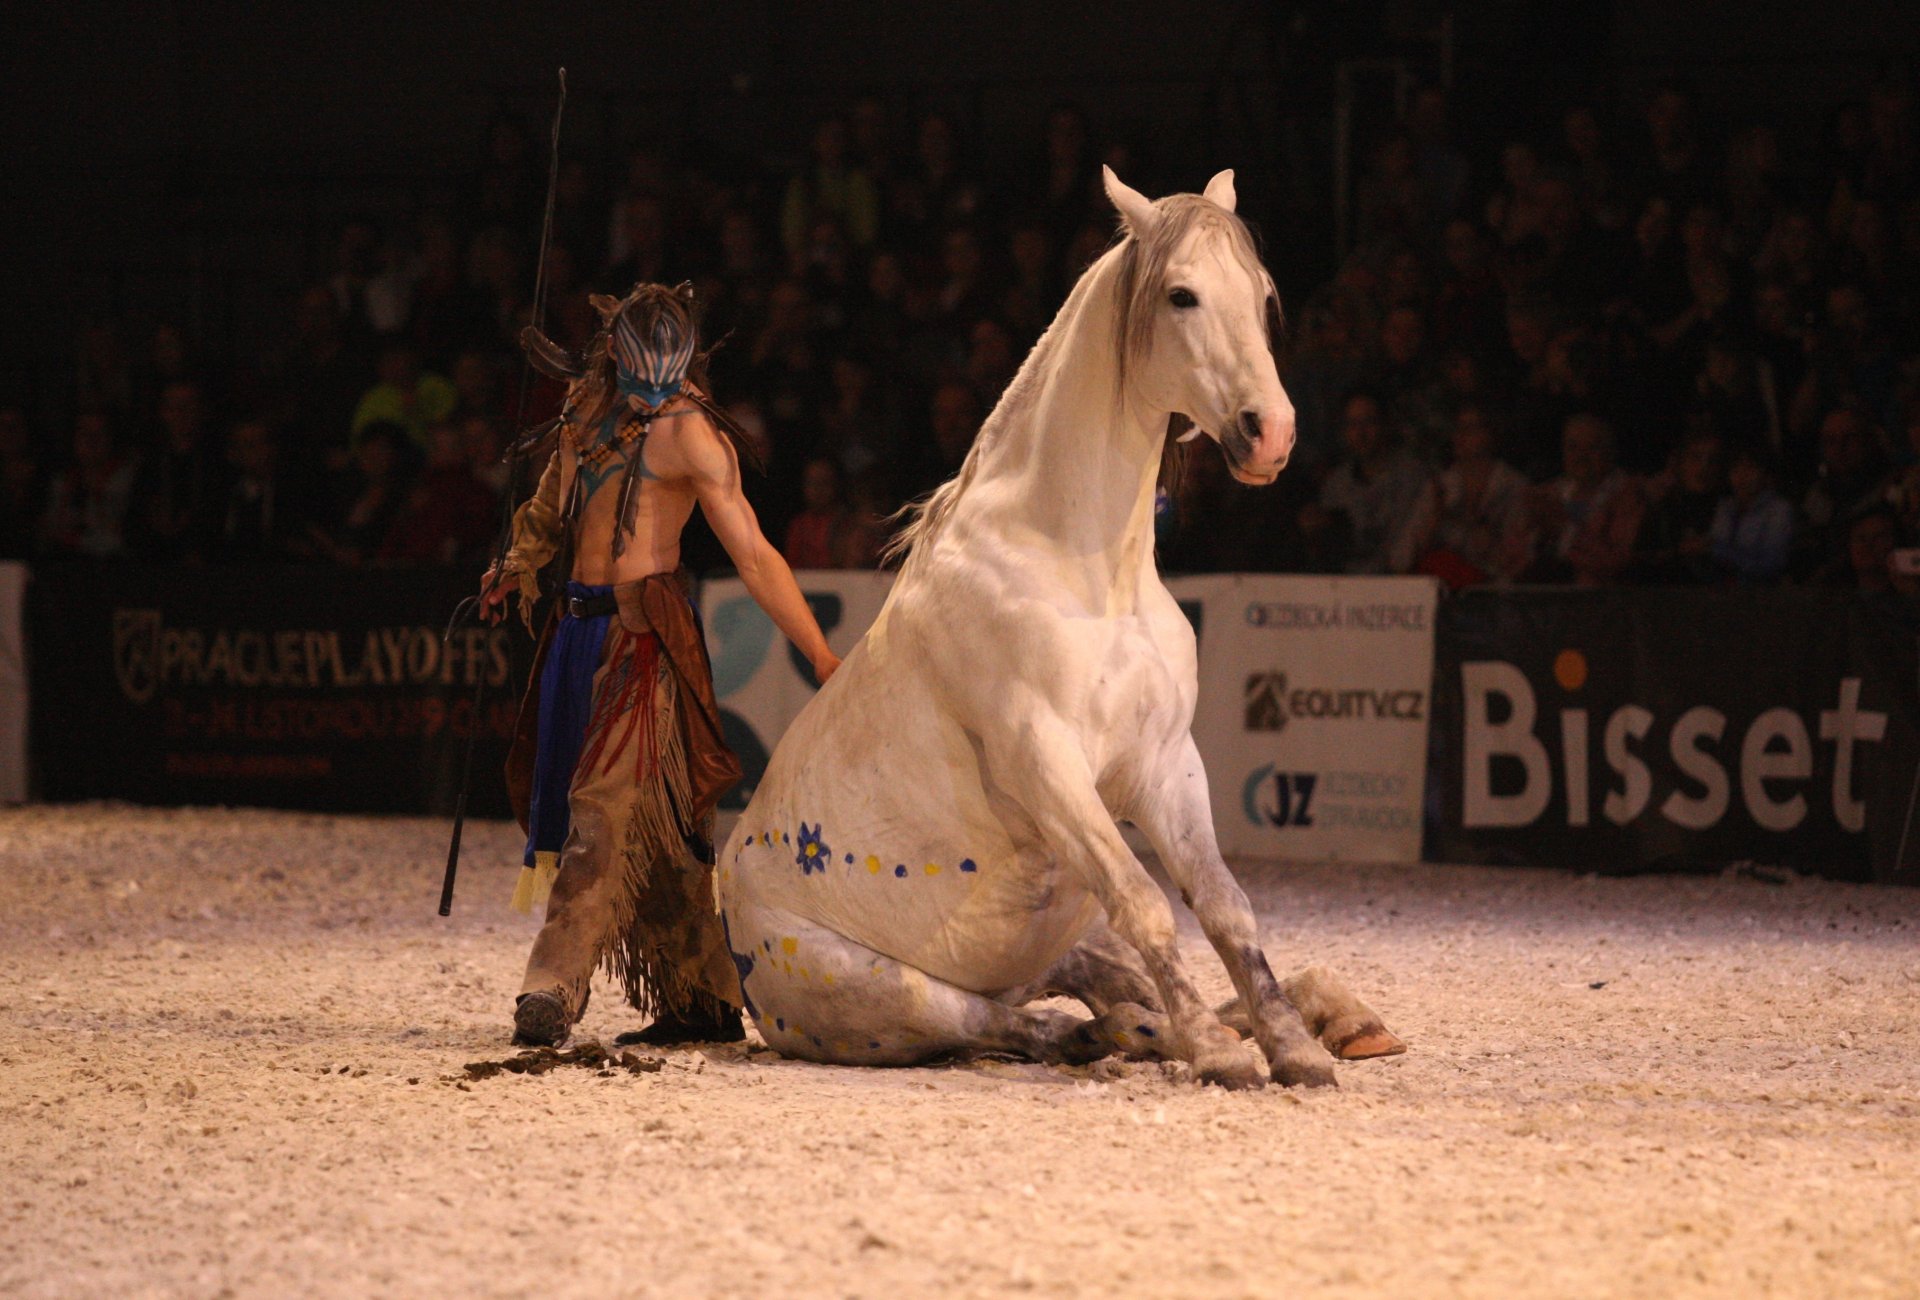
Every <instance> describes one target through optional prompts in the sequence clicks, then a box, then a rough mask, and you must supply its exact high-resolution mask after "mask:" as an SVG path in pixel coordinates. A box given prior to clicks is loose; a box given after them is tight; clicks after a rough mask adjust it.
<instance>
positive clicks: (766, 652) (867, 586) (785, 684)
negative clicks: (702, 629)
mask: <svg viewBox="0 0 1920 1300" xmlns="http://www.w3.org/2000/svg"><path fill="white" fill-rule="evenodd" d="M793 576H794V579H795V580H796V581H797V582H798V583H799V584H800V591H801V593H802V594H803V595H805V596H806V598H807V604H808V605H810V606H812V608H813V616H814V618H815V619H817V620H819V623H820V629H821V631H823V632H825V633H826V635H827V644H828V646H830V647H832V649H833V652H834V653H835V654H837V655H842V656H844V655H846V654H847V652H848V651H850V650H852V649H853V647H854V643H855V642H857V641H859V640H860V638H861V637H862V636H865V635H866V631H867V629H868V628H869V627H871V626H872V625H873V620H874V619H875V618H877V617H879V614H880V607H881V606H882V605H883V604H885V603H886V599H887V592H888V591H889V590H890V589H891V588H892V587H893V575H892V574H891V573H875V572H870V571H865V570H854V569H808V570H802V571H800V572H798V573H796V574H794V575H793ZM700 614H701V618H702V619H703V620H704V621H705V623H706V629H707V652H708V654H710V655H711V656H712V658H713V690H714V694H715V695H716V696H717V697H719V701H720V713H721V722H722V724H723V725H724V726H725V729H726V739H727V744H728V745H729V746H731V747H732V749H733V752H734V753H735V754H736V755H738V756H739V759H740V766H741V768H742V769H743V775H742V777H741V781H740V785H739V787H738V788H737V789H735V790H734V792H733V793H732V794H731V795H729V796H727V798H726V799H725V800H724V801H723V802H722V803H721V807H723V808H744V807H745V806H746V803H747V800H748V799H750V798H751V797H752V796H753V791H754V788H755V787H756V786H758V785H759V783H760V777H761V775H762V774H763V773H764V772H765V771H766V770H767V759H768V758H769V757H771V756H772V754H773V747H774V746H775V745H777V744H779V743H780V737H781V735H783V734H784V733H785V732H786V729H787V727H788V726H789V725H790V724H791V723H792V722H793V720H794V719H795V718H796V717H798V716H800V710H801V709H803V708H805V707H806V704H807V701H808V700H810V699H812V698H813V693H814V691H815V690H817V689H818V687H816V686H815V685H814V681H813V670H812V668H811V666H809V665H808V663H807V661H806V660H805V659H804V658H803V657H802V656H801V654H800V652H799V651H798V650H796V649H794V648H793V646H792V644H791V643H790V642H788V640H787V639H786V637H785V636H783V635H782V634H781V632H780V630H779V629H778V628H776V627H775V626H774V625H773V620H772V619H770V618H768V617H767V615H766V611H764V610H762V609H761V608H760V606H759V605H757V604H755V603H754V599H753V597H752V596H750V595H748V594H747V584H746V583H744V582H742V581H740V580H739V579H738V578H718V579H715V580H713V581H710V582H703V583H701V584H700Z"/></svg>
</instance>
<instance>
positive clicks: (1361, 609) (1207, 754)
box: [1169, 574, 1438, 862]
mask: <svg viewBox="0 0 1920 1300" xmlns="http://www.w3.org/2000/svg"><path fill="white" fill-rule="evenodd" d="M1169 586H1170V587H1171V589H1172V590H1173V592H1174V595H1175V596H1176V598H1178V599H1180V600H1181V601H1182V602H1183V603H1185V602H1189V601H1193V600H1198V601H1199V602H1200V604H1201V606H1202V608H1203V611H1204V617H1203V619H1202V622H1201V626H1202V629H1203V633H1202V636H1201V639H1200V697H1199V704H1198V706H1197V708H1196V710H1195V714H1194V722H1193V736H1194V742H1195V743H1196V744H1197V745H1198V746H1199V749H1200V756H1201V758H1202V760H1203V761H1204V762H1205V763H1206V765H1207V777H1208V782H1209V785H1210V788H1211V790H1212V794H1213V815H1214V827H1215V830H1216V831H1217V832H1218V834H1219V837H1220V847H1221V849H1222V851H1223V852H1225V853H1226V854H1227V855H1228V856H1246V857H1262V858H1300V859H1319V860H1338V861H1367V862H1411V861H1414V860H1416V859H1417V858H1418V857H1419V856H1420V841H1421V813H1422V808H1423V805H1424V801H1425V792H1426V758H1427V720H1428V693H1429V690H1430V688H1431V685H1432V681H1433V629H1434V607H1435V600H1436V596H1437V591H1438V587H1437V584H1435V583H1434V582H1433V581H1432V580H1431V579H1427V578H1311V577H1283V576H1276V575H1267V574H1240V575H1219V576H1213V577H1202V578H1186V579H1180V580H1178V581H1176V582H1174V583H1171V584H1169Z"/></svg>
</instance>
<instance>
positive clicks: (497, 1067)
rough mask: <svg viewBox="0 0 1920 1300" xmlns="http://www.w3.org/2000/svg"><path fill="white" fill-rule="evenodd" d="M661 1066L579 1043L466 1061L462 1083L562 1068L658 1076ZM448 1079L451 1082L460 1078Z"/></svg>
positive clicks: (603, 1074)
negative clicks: (571, 1067)
mask: <svg viewBox="0 0 1920 1300" xmlns="http://www.w3.org/2000/svg"><path fill="white" fill-rule="evenodd" d="M665 1064H666V1062H665V1061H664V1060H662V1059H661V1058H660V1057H658V1056H642V1055H641V1054H640V1053H639V1052H634V1051H625V1052H609V1051H608V1050H607V1049H606V1048H604V1047H602V1046H601V1045H600V1044H599V1043H582V1044H580V1045H579V1046H578V1047H567V1048H555V1047H536V1048H534V1049H532V1050H531V1051H526V1052H522V1053H520V1054H519V1055H518V1056H510V1057H508V1058H507V1059H506V1060H504V1061H469V1062H467V1064H466V1066H465V1080H466V1081H467V1082H474V1083H477V1082H479V1081H480V1080H482V1079H491V1078H493V1077H494V1076H495V1075H499V1074H528V1075H540V1074H546V1073H547V1072H548V1071H551V1070H557V1069H560V1068H561V1067H563V1066H577V1067H579V1068H581V1069H586V1070H592V1071H594V1072H595V1073H597V1074H598V1075H599V1076H600V1077H601V1078H603V1079H610V1078H612V1077H613V1076H614V1075H615V1074H617V1073H618V1072H619V1071H621V1070H625V1071H626V1072H627V1073H628V1074H658V1073H659V1072H660V1070H661V1067H662V1066H664V1065H665ZM448 1078H449V1079H450V1080H454V1079H459V1078H460V1076H457V1075H450V1076H448Z"/></svg>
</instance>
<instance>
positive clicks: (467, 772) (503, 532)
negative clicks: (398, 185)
mask: <svg viewBox="0 0 1920 1300" xmlns="http://www.w3.org/2000/svg"><path fill="white" fill-rule="evenodd" d="M559 71H560V98H559V100H558V101H557V102H556V103H555V104H554V106H553V132H552V136H551V139H550V141H549V148H548V152H547V205H546V212H545V214H544V215H543V216H542V218H541V221H540V256H539V260H538V262H537V263H536V265H535V269H534V273H533V325H534V328H536V329H538V328H539V327H540V326H541V325H542V323H544V321H545V320H546V312H547V250H548V248H549V246H550V245H551V244H552V242H553V206H554V195H555V193H556V191H557V190H558V188H559V184H560V118H561V115H562V114H563V113H565V112H566V111H567V70H566V69H565V68H561V69H560V70H559ZM531 375H532V367H531V366H529V365H528V364H526V363H525V362H522V363H521V367H520V396H519V400H518V401H517V403H516V404H515V411H514V427H515V428H519V427H520V426H521V425H524V424H525V423H526V419H527V387H528V381H529V379H530V378H531ZM510 460H511V465H510V468H509V469H508V474H507V490H506V492H505V493H504V494H502V497H501V502H500V531H499V533H498V535H497V536H496V538H495V540H494V547H493V563H492V565H490V566H489V567H488V569H487V572H488V573H489V574H491V575H492V578H491V581H490V582H489V583H488V585H487V590H486V591H485V592H483V593H482V595H491V594H492V593H493V590H494V588H495V587H497V586H498V585H499V584H500V582H501V581H502V580H503V578H504V575H503V574H502V573H501V572H500V567H501V565H502V564H504V563H505V562H506V558H507V548H508V547H509V546H510V545H511V544H512V542H513V511H514V507H515V505H517V504H518V501H519V496H520V490H519V489H520V462H519V459H518V458H514V457H510ZM482 612H483V611H482V608H481V597H480V596H468V597H467V598H466V599H465V600H463V601H461V602H460V603H459V604H458V605H456V606H454V610H453V617H452V618H450V619H448V620H447V630H446V633H445V634H444V636H443V637H442V638H441V640H442V642H443V643H444V642H448V641H451V640H452V639H453V634H454V631H455V630H456V629H457V628H459V627H460V626H461V625H462V624H464V623H469V622H472V621H473V620H474V619H476V618H479V617H480V616H481V614H482ZM486 696H487V675H486V673H485V672H479V673H476V674H474V683H473V717H472V720H471V722H470V725H469V726H468V728H467V753H466V758H465V760H464V761H463V762H462V764H461V768H460V798H459V799H458V801H456V803H455V804H454V809H453V838H452V840H451V841H450V842H449V843H448V844H447V874H446V876H445V878H444V879H443V880H442V881H441V882H440V915H442V916H451V915H452V914H453V880H454V877H455V875H457V874H458V873H459V870H460V832H461V831H463V830H464V829H466V824H467V795H468V794H469V793H470V792H471V791H472V789H473V752H474V749H475V747H476V746H477V744H478V742H479V739H480V726H481V710H482V708H483V707H484V706H485V703H486Z"/></svg>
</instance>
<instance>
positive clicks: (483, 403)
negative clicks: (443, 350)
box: [441, 351, 512, 421]
mask: <svg viewBox="0 0 1920 1300" xmlns="http://www.w3.org/2000/svg"><path fill="white" fill-rule="evenodd" d="M453 392H454V401H453V409H452V410H450V411H448V412H447V413H446V415H444V416H442V417H441V418H442V419H453V420H456V421H465V420H469V419H476V418H477V419H482V420H498V421H505V420H507V419H510V418H511V416H512V412H510V411H508V410H507V408H506V398H505V396H504V395H503V394H502V393H501V391H500V375H499V371H498V370H497V369H496V368H495V363H494V360H493V358H492V357H490V356H488V355H487V354H486V353H484V352H476V351H466V352H462V353H461V354H460V355H459V356H457V357H455V358H454V361H453Z"/></svg>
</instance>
